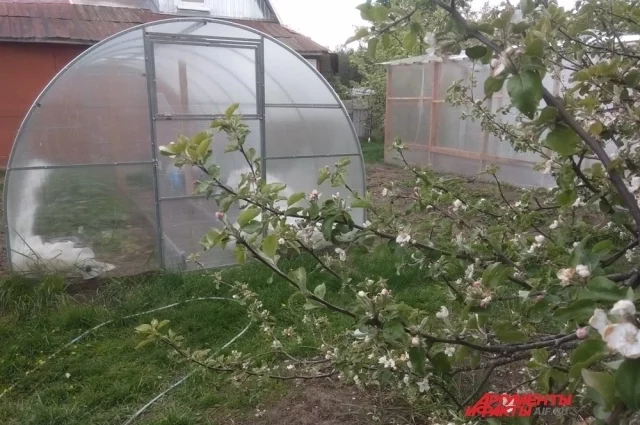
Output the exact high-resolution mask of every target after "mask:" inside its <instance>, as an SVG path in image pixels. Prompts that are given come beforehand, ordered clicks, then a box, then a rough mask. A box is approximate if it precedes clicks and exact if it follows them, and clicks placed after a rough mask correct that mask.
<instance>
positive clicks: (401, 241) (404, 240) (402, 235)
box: [396, 230, 411, 246]
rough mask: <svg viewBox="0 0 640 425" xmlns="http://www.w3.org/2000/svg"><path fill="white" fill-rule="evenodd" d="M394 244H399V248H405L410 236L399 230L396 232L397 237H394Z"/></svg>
mask: <svg viewBox="0 0 640 425" xmlns="http://www.w3.org/2000/svg"><path fill="white" fill-rule="evenodd" d="M396 242H397V243H398V244H400V246H405V245H406V244H408V243H409V242H411V235H410V234H409V233H407V232H406V231H404V230H400V231H399V232H398V237H396Z"/></svg>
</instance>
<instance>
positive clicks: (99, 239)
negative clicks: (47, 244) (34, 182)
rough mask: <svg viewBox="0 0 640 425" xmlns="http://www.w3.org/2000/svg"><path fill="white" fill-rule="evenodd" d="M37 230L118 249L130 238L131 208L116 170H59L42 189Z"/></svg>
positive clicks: (95, 246) (100, 248) (99, 247)
mask: <svg viewBox="0 0 640 425" xmlns="http://www.w3.org/2000/svg"><path fill="white" fill-rule="evenodd" d="M39 196H40V198H41V201H42V202H41V205H42V207H40V208H39V209H38V211H37V212H36V217H35V228H34V230H35V233H36V234H38V235H42V236H43V237H45V238H59V237H69V236H76V237H78V238H80V239H81V240H83V242H85V243H88V244H89V246H91V247H92V248H93V249H94V250H96V251H98V252H102V251H105V250H106V251H109V252H117V251H119V250H120V248H121V243H122V242H123V240H125V239H126V238H127V224H128V222H129V220H130V214H129V210H128V208H127V205H126V203H125V202H124V201H123V199H122V197H121V195H120V194H119V193H118V184H117V180H116V176H115V174H114V173H113V170H106V169H100V168H94V169H92V170H91V172H87V171H86V170H84V169H69V170H55V171H53V173H52V175H51V176H50V177H49V178H48V179H47V182H46V183H45V185H44V186H43V187H42V188H41V189H40V193H39Z"/></svg>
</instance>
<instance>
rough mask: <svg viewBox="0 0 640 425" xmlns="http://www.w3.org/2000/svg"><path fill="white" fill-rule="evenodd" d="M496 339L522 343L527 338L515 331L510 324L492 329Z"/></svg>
mask: <svg viewBox="0 0 640 425" xmlns="http://www.w3.org/2000/svg"><path fill="white" fill-rule="evenodd" d="M493 330H494V332H495V333H496V337H497V338H498V339H499V340H500V341H503V342H522V341H526V340H527V336H526V335H525V334H524V333H522V332H520V331H519V330H517V329H515V328H514V327H513V326H512V325H511V324H502V325H496V326H494V327H493Z"/></svg>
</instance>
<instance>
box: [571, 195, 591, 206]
mask: <svg viewBox="0 0 640 425" xmlns="http://www.w3.org/2000/svg"><path fill="white" fill-rule="evenodd" d="M585 205H587V204H585V203H584V201H583V200H582V197H580V196H578V199H576V201H575V202H574V203H573V205H571V206H572V207H574V208H578V207H583V206H585Z"/></svg>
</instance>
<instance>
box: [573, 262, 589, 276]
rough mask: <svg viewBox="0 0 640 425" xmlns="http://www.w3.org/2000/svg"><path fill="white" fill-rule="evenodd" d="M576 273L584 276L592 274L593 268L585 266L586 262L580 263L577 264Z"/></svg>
mask: <svg viewBox="0 0 640 425" xmlns="http://www.w3.org/2000/svg"><path fill="white" fill-rule="evenodd" d="M576 273H578V275H579V276H580V277H584V278H587V277H589V276H591V270H589V266H585V265H584V264H578V265H577V266H576Z"/></svg>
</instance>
